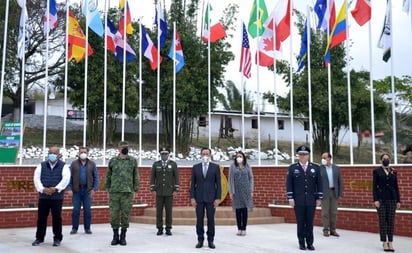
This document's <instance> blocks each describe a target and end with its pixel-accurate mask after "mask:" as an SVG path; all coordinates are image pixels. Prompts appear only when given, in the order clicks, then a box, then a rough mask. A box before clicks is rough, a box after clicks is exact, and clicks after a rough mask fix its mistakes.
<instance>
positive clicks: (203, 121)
mask: <svg viewBox="0 0 412 253" xmlns="http://www.w3.org/2000/svg"><path fill="white" fill-rule="evenodd" d="M199 126H200V127H206V126H207V120H206V117H205V116H200V117H199Z"/></svg>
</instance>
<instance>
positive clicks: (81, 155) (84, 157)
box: [79, 153, 87, 160]
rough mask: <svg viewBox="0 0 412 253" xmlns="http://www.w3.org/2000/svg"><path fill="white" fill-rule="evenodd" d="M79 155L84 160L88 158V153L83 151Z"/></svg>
mask: <svg viewBox="0 0 412 253" xmlns="http://www.w3.org/2000/svg"><path fill="white" fill-rule="evenodd" d="M79 157H80V159H82V160H86V159H87V154H86V153H81V154H80V156H79Z"/></svg>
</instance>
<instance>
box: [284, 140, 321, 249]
mask: <svg viewBox="0 0 412 253" xmlns="http://www.w3.org/2000/svg"><path fill="white" fill-rule="evenodd" d="M296 152H297V153H298V155H299V162H297V163H294V164H291V165H290V166H289V168H288V173H287V176H286V190H287V197H288V200H289V205H290V206H291V207H293V208H294V209H295V216H296V223H297V230H298V233H297V234H298V240H299V249H301V250H306V246H305V240H306V245H307V249H308V250H315V247H313V219H314V217H315V210H316V206H320V204H321V199H322V197H323V190H322V176H321V174H320V168H319V166H318V165H317V164H315V163H311V162H309V153H310V149H309V148H308V147H306V146H300V147H298V149H297V150H296Z"/></svg>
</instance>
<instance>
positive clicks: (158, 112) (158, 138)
mask: <svg viewBox="0 0 412 253" xmlns="http://www.w3.org/2000/svg"><path fill="white" fill-rule="evenodd" d="M157 1H160V0H157ZM158 7H159V5H158V3H157V5H156V8H157V9H158V10H157V11H158V12H159V8H158ZM156 98H157V99H156V100H157V101H156V104H157V106H156V157H157V158H158V157H159V149H160V145H159V142H160V136H159V135H160V14H159V13H157V96H156ZM164 123H165V122H163V124H164Z"/></svg>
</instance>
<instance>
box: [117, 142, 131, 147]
mask: <svg viewBox="0 0 412 253" xmlns="http://www.w3.org/2000/svg"><path fill="white" fill-rule="evenodd" d="M128 146H129V143H128V142H127V141H120V142H119V147H128Z"/></svg>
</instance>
